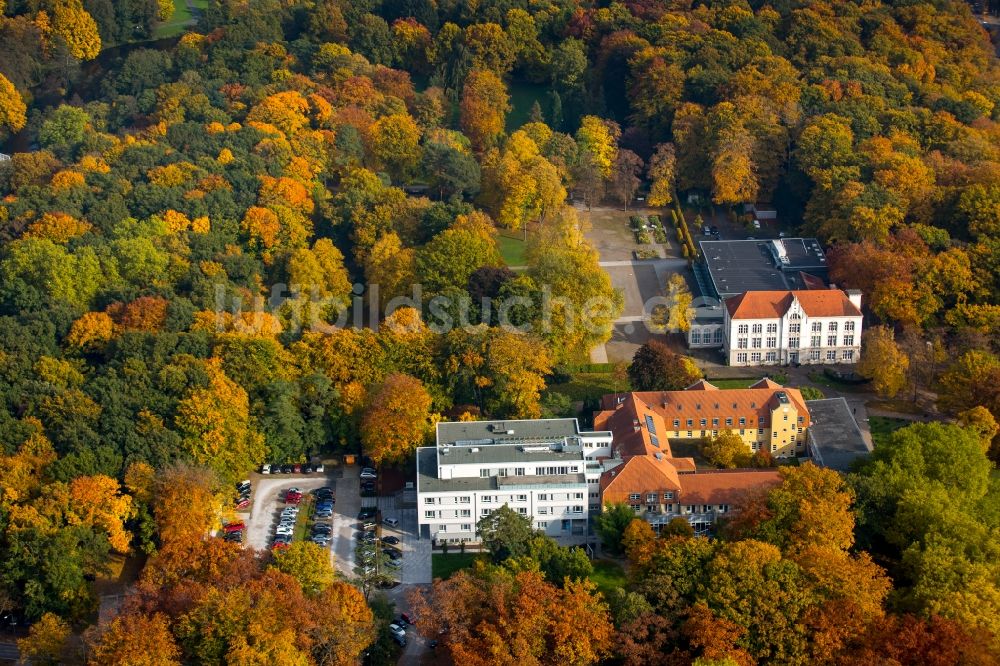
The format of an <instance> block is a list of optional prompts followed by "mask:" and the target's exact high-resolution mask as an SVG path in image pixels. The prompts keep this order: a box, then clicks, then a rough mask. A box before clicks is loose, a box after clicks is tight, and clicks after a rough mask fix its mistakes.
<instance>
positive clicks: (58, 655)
mask: <svg viewBox="0 0 1000 666" xmlns="http://www.w3.org/2000/svg"><path fill="white" fill-rule="evenodd" d="M70 633H71V631H70V627H69V624H67V623H66V621H65V620H63V619H61V618H59V617H58V616H56V615H53V614H52V613H46V614H45V615H43V616H42V617H41V619H39V620H38V622H36V623H35V624H33V625H31V629H29V630H28V636H27V637H26V638H21V639H19V640H18V641H17V649H18V651H19V652H20V653H21V657H22V658H23V659H25V660H29V659H30V660H31V663H33V664H58V663H61V662H62V653H63V650H64V649H65V648H66V640H67V639H68V638H69V635H70Z"/></svg>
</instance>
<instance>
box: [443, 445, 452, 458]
mask: <svg viewBox="0 0 1000 666" xmlns="http://www.w3.org/2000/svg"><path fill="white" fill-rule="evenodd" d="M449 453H451V449H449V448H448V447H441V455H443V456H446V455H448V454H449Z"/></svg>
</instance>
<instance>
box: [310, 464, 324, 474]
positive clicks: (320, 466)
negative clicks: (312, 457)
mask: <svg viewBox="0 0 1000 666" xmlns="http://www.w3.org/2000/svg"><path fill="white" fill-rule="evenodd" d="M313 471H314V472H316V473H317V474H322V473H323V472H324V471H326V468H325V467H323V463H320V464H318V465H316V466H315V467H313Z"/></svg>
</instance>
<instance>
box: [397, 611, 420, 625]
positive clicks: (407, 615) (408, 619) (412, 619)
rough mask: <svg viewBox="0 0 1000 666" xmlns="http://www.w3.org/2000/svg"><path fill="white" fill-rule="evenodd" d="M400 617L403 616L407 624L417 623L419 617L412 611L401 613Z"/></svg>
mask: <svg viewBox="0 0 1000 666" xmlns="http://www.w3.org/2000/svg"><path fill="white" fill-rule="evenodd" d="M399 617H401V618H403V622H405V623H406V624H416V623H417V618H416V617H415V616H413V615H411V614H410V613H400V614H399Z"/></svg>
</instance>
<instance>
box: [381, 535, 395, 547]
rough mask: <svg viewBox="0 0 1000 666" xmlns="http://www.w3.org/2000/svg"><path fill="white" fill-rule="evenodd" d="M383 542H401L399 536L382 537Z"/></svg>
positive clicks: (393, 543) (391, 543) (393, 544)
mask: <svg viewBox="0 0 1000 666" xmlns="http://www.w3.org/2000/svg"><path fill="white" fill-rule="evenodd" d="M382 543H387V544H390V545H392V546H395V545H396V544H398V543H399V538H398V537H394V536H387V537H382Z"/></svg>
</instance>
